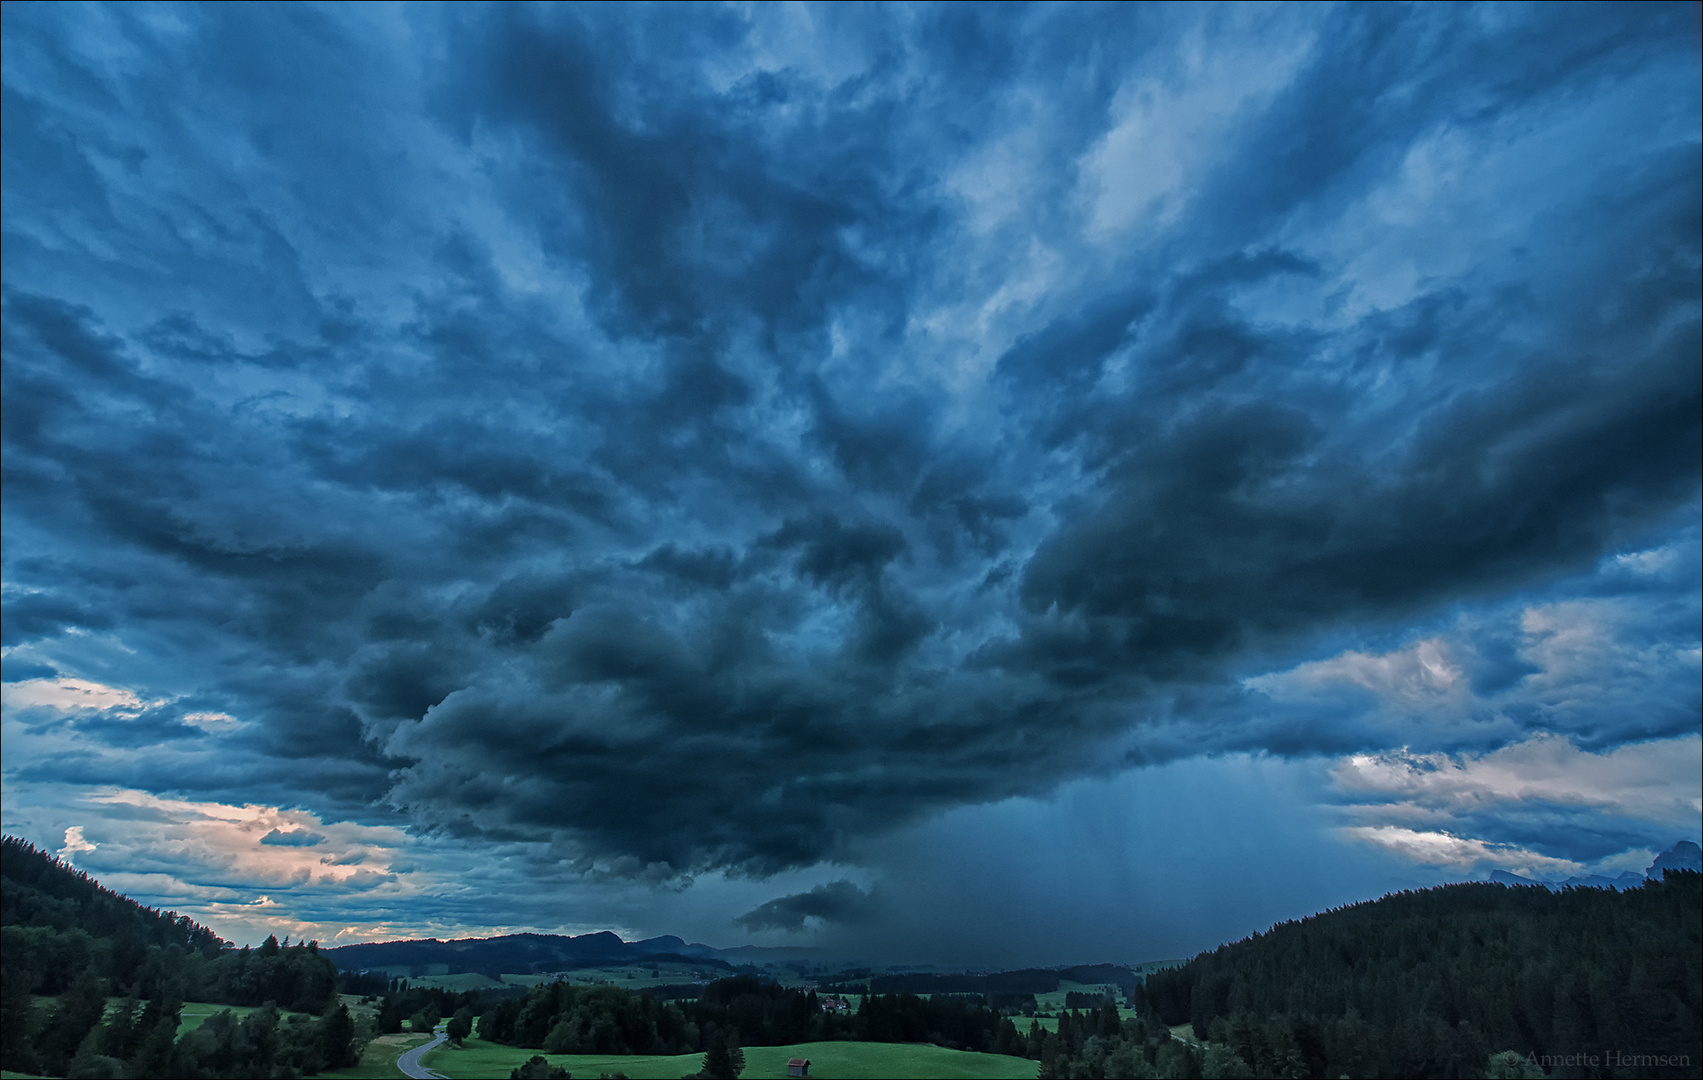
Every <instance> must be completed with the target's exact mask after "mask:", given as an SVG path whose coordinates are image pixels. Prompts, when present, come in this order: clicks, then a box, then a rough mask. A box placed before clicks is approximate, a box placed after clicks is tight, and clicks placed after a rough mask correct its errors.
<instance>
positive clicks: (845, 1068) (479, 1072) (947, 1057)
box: [326, 1039, 1039, 1080]
mask: <svg viewBox="0 0 1703 1080" xmlns="http://www.w3.org/2000/svg"><path fill="white" fill-rule="evenodd" d="M535 1053H537V1051H536V1050H526V1049H522V1048H519V1047H514V1046H503V1045H500V1044H498V1043H488V1042H484V1041H482V1040H480V1039H468V1040H467V1043H466V1045H464V1046H462V1047H459V1048H457V1047H452V1046H449V1045H447V1044H446V1045H445V1046H443V1047H440V1048H439V1049H437V1050H433V1051H432V1052H431V1053H429V1054H427V1055H426V1056H425V1059H424V1060H423V1061H422V1062H421V1064H422V1065H424V1066H425V1067H426V1068H428V1069H431V1070H433V1071H434V1072H438V1073H441V1074H443V1075H444V1076H447V1077H451V1078H452V1080H461V1078H469V1080H474V1078H479V1077H491V1076H507V1075H508V1074H509V1070H511V1069H513V1068H514V1067H515V1066H517V1065H520V1064H521V1063H522V1062H524V1061H526V1059H527V1058H529V1057H531V1056H532V1055H533V1054H535ZM545 1057H547V1058H548V1059H549V1061H550V1063H551V1064H552V1065H560V1066H562V1067H563V1068H565V1069H567V1070H568V1071H569V1072H570V1073H572V1074H573V1075H575V1076H582V1077H589V1076H597V1075H598V1074H599V1073H615V1072H621V1073H625V1074H626V1075H627V1076H629V1077H632V1080H676V1078H677V1077H681V1076H685V1075H687V1074H688V1073H695V1072H697V1071H698V1067H699V1066H700V1065H702V1064H703V1060H704V1055H702V1054H679V1055H675V1056H672V1057H652V1056H646V1055H636V1054H635V1055H632V1056H628V1057H595V1056H591V1055H586V1054H547V1055H545ZM795 1057H802V1058H809V1059H810V1075H811V1076H813V1077H823V1078H824V1080H834V1078H845V1080H858V1078H871V1080H878V1078H881V1077H915V1078H917V1080H960V1078H962V1080H972V1078H977V1077H985V1078H987V1080H1030V1078H1032V1077H1033V1076H1034V1075H1035V1073H1036V1071H1037V1070H1038V1069H1039V1065H1038V1064H1037V1063H1036V1062H1033V1061H1030V1060H1029V1059H1028V1058H1020V1057H1007V1056H1005V1055H1003V1054H974V1053H969V1052H967V1051H963V1050H947V1049H945V1048H944V1047H939V1046H931V1045H929V1044H927V1043H867V1042H815V1043H796V1044H794V1045H792V1046H747V1047H746V1048H745V1071H744V1072H743V1073H741V1074H740V1076H741V1080H766V1078H768V1077H784V1076H785V1075H786V1063H787V1061H788V1059H790V1058H795ZM326 1075H331V1076H342V1075H348V1076H356V1075H361V1076H365V1075H369V1074H366V1073H360V1074H357V1073H347V1074H345V1073H328V1074H326ZM392 1075H394V1074H392Z"/></svg>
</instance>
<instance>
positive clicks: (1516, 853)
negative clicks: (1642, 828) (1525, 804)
mask: <svg viewBox="0 0 1703 1080" xmlns="http://www.w3.org/2000/svg"><path fill="white" fill-rule="evenodd" d="M1344 832H1345V833H1346V834H1347V835H1348V836H1351V837H1353V838H1355V839H1358V840H1363V841H1365V842H1367V843H1370V844H1373V845H1375V846H1377V847H1380V848H1383V849H1384V850H1385V851H1389V852H1393V853H1394V854H1397V855H1400V856H1403V857H1404V858H1408V859H1411V860H1413V861H1414V862H1416V863H1420V864H1421V865H1424V866H1435V867H1439V868H1441V869H1445V870H1451V871H1455V872H1457V873H1473V872H1477V871H1482V870H1487V869H1501V870H1510V871H1512V872H1514V873H1516V874H1521V875H1524V876H1537V877H1566V876H1569V875H1571V874H1576V873H1578V872H1579V871H1580V870H1581V869H1582V868H1583V864H1581V863H1577V862H1573V861H1571V860H1568V859H1556V858H1551V857H1550V856H1547V855H1540V854H1538V853H1537V852H1535V851H1529V850H1527V849H1525V848H1521V847H1517V846H1515V845H1512V844H1492V843H1487V842H1485V841H1483V840H1475V839H1472V838H1471V837H1462V836H1453V835H1451V834H1449V833H1445V832H1422V831H1417V830H1414V829H1403V828H1400V827H1399V826H1394V825H1373V826H1365V825H1361V826H1353V827H1350V828H1348V829H1345V830H1344Z"/></svg>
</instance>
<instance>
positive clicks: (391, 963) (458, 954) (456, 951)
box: [320, 931, 734, 978]
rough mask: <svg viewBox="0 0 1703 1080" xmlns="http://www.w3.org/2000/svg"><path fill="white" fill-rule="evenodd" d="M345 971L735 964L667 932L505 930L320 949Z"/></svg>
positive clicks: (500, 971) (728, 967)
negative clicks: (624, 935)
mask: <svg viewBox="0 0 1703 1080" xmlns="http://www.w3.org/2000/svg"><path fill="white" fill-rule="evenodd" d="M320 955H322V956H326V957H329V958H330V960H331V962H332V963H333V964H336V965H337V966H338V968H340V969H342V970H344V971H372V970H377V969H380V968H400V967H406V968H409V969H411V970H414V971H415V972H416V973H418V972H419V970H420V969H423V968H427V967H431V966H433V965H437V964H443V965H447V967H448V970H449V972H450V973H451V974H454V973H458V972H464V971H470V972H477V973H479V974H481V975H489V976H491V977H492V978H496V977H497V976H499V975H506V974H514V975H526V974H543V973H546V972H557V971H572V970H574V969H576V968H589V967H610V966H619V965H626V964H644V963H658V964H660V963H675V964H690V965H694V966H699V967H705V968H715V969H721V970H723V971H726V972H732V971H733V970H734V966H733V965H732V964H730V963H728V962H727V961H726V960H725V959H723V958H722V952H721V950H719V949H712V948H711V947H709V946H708V945H698V944H688V943H687V942H685V941H683V940H681V939H680V938H677V937H675V936H674V935H672V934H668V935H665V936H663V937H654V938H646V939H645V940H643V941H622V940H621V938H620V936H619V935H616V934H611V933H609V932H608V931H603V932H600V933H596V934H581V935H579V936H578V937H566V936H562V935H559V934H508V935H505V936H503V937H492V938H460V939H457V940H455V941H439V940H438V939H436V938H427V939H426V940H424V941H382V942H374V943H372V944H367V945H339V946H337V947H335V948H331V949H321V950H320Z"/></svg>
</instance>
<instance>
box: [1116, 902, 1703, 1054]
mask: <svg viewBox="0 0 1703 1080" xmlns="http://www.w3.org/2000/svg"><path fill="white" fill-rule="evenodd" d="M1143 992H1144V994H1145V997H1146V1000H1147V1003H1148V1004H1149V1005H1151V1006H1152V1007H1154V1008H1155V1009H1157V1011H1158V1012H1159V1014H1160V1016H1161V1017H1162V1018H1163V1019H1164V1020H1165V1022H1166V1023H1169V1024H1181V1023H1185V1022H1192V1023H1193V1025H1194V1029H1195V1032H1196V1034H1197V1036H1198V1037H1200V1038H1203V1039H1204V1038H1210V1039H1211V1040H1212V1041H1213V1042H1217V1043H1227V1044H1229V1046H1230V1047H1231V1048H1233V1049H1234V1050H1236V1051H1237V1054H1238V1056H1240V1057H1242V1058H1243V1059H1244V1061H1245V1062H1246V1064H1247V1065H1248V1066H1249V1068H1250V1070H1251V1072H1250V1073H1249V1074H1248V1075H1255V1074H1257V1075H1261V1076H1276V1075H1285V1073H1284V1072H1283V1071H1282V1069H1283V1067H1284V1066H1283V1064H1282V1063H1283V1062H1284V1061H1286V1060H1287V1061H1289V1062H1290V1063H1291V1065H1298V1064H1299V1063H1301V1062H1305V1064H1306V1067H1307V1069H1308V1072H1307V1073H1306V1075H1313V1076H1340V1075H1350V1076H1386V1077H1387V1076H1475V1075H1476V1076H1482V1075H1484V1069H1485V1062H1486V1060H1487V1058H1488V1056H1489V1055H1490V1054H1492V1053H1496V1052H1498V1051H1507V1050H1514V1051H1518V1053H1519V1054H1520V1055H1521V1056H1522V1057H1525V1056H1527V1055H1536V1057H1537V1058H1538V1059H1539V1061H1540V1062H1542V1059H1544V1058H1545V1057H1548V1058H1550V1059H1552V1060H1551V1063H1550V1064H1551V1065H1552V1067H1551V1069H1550V1074H1551V1075H1571V1074H1570V1073H1569V1071H1568V1067H1567V1066H1555V1065H1554V1060H1555V1059H1560V1058H1564V1057H1566V1056H1567V1055H1574V1054H1580V1053H1591V1052H1597V1051H1602V1052H1605V1053H1606V1052H1609V1051H1615V1052H1619V1053H1622V1054H1636V1055H1643V1056H1647V1057H1651V1058H1652V1059H1653V1058H1656V1057H1660V1056H1662V1055H1667V1056H1669V1057H1670V1058H1671V1057H1673V1056H1679V1057H1686V1058H1687V1059H1688V1060H1689V1062H1690V1071H1691V1072H1692V1073H1693V1074H1695V1069H1696V1066H1697V1064H1698V1063H1699V1062H1703V1047H1700V1043H1703V875H1700V874H1698V873H1696V872H1691V871H1680V872H1675V871H1671V870H1670V871H1668V872H1667V874H1666V876H1665V878H1664V880H1662V881H1659V882H1658V881H1651V882H1649V883H1648V884H1646V885H1644V886H1643V887H1641V888H1636V889H1628V890H1626V891H1625V892H1615V891H1614V890H1612V889H1565V890H1562V891H1561V892H1551V891H1549V890H1548V889H1544V888H1539V887H1536V886H1531V887H1514V888H1509V887H1506V886H1503V885H1496V884H1466V885H1446V886H1442V887H1440V888H1435V889H1427V890H1424V891H1419V892H1404V893H1399V894H1395V895H1392V896H1386V897H1384V898H1383V899H1380V900H1373V901H1369V902H1367V903H1361V904H1355V905H1353V906H1352V907H1346V908H1340V909H1337V910H1334V911H1329V912H1325V913H1323V914H1320V915H1315V916H1313V917H1311V918H1308V919H1303V920H1301V921H1299V922H1289V923H1284V924H1282V925H1279V926H1276V927H1273V928H1272V929H1271V930H1270V931H1269V932H1267V933H1264V934H1257V935H1255V936H1253V937H1251V938H1248V939H1246V940H1243V941H1238V942H1235V943H1234V944H1230V945H1225V946H1222V947H1220V948H1218V949H1216V950H1214V951H1212V952H1210V953H1204V954H1202V955H1200V956H1198V957H1196V958H1194V959H1193V960H1191V961H1189V962H1188V963H1186V964H1184V965H1182V966H1181V967H1177V968H1170V969H1166V970H1163V971H1159V972H1156V973H1154V974H1152V975H1150V976H1149V977H1148V979H1147V983H1146V985H1145V987H1144V988H1143ZM1599 1064H1600V1063H1599ZM1681 1071H1682V1072H1683V1071H1686V1070H1681ZM1225 1075H1229V1074H1225ZM1577 1075H1587V1074H1586V1073H1585V1072H1580V1073H1577ZM1593 1075H1615V1076H1638V1075H1651V1076H1672V1075H1680V1073H1676V1072H1675V1071H1674V1069H1673V1068H1671V1067H1669V1068H1662V1067H1654V1066H1652V1067H1650V1068H1645V1067H1644V1066H1641V1065H1637V1064H1633V1065H1630V1066H1629V1067H1624V1068H1613V1069H1610V1070H1609V1071H1607V1072H1599V1073H1596V1074H1593Z"/></svg>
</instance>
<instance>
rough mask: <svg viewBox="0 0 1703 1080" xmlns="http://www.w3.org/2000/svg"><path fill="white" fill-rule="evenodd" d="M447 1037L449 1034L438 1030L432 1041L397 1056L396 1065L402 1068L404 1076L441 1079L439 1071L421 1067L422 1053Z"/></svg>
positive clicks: (415, 1078) (429, 1079)
mask: <svg viewBox="0 0 1703 1080" xmlns="http://www.w3.org/2000/svg"><path fill="white" fill-rule="evenodd" d="M447 1038H449V1036H448V1035H445V1034H444V1033H443V1032H441V1031H440V1032H437V1033H436V1037H434V1038H433V1039H432V1041H431V1042H429V1043H425V1044H423V1045H421V1046H416V1047H415V1048H414V1049H412V1050H410V1051H408V1052H407V1053H406V1054H403V1055H402V1056H401V1057H399V1058H397V1059H396V1067H397V1068H399V1069H401V1070H402V1075H403V1076H412V1077H414V1080H440V1077H439V1076H438V1074H437V1073H435V1072H432V1071H431V1070H429V1069H424V1068H421V1067H420V1055H421V1054H424V1053H425V1052H426V1051H427V1050H430V1049H432V1048H433V1047H435V1046H437V1045H438V1044H439V1043H441V1042H443V1041H444V1040H445V1039H447Z"/></svg>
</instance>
